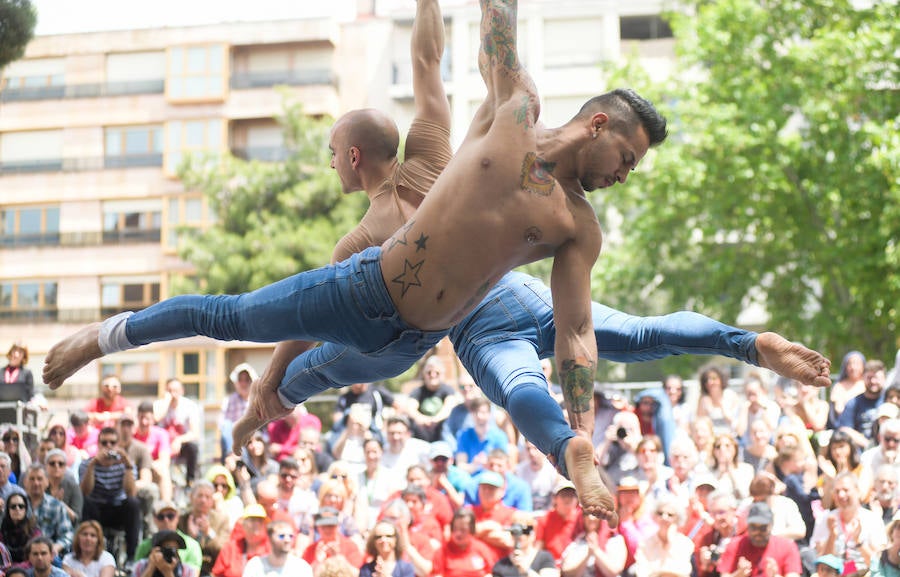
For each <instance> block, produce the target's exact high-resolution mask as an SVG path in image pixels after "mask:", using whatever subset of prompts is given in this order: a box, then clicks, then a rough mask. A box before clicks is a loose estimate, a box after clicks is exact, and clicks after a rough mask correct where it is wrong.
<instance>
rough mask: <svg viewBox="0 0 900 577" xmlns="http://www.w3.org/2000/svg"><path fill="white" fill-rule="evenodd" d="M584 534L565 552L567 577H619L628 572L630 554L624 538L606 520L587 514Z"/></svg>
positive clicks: (563, 561)
mask: <svg viewBox="0 0 900 577" xmlns="http://www.w3.org/2000/svg"><path fill="white" fill-rule="evenodd" d="M582 526H583V531H582V532H581V533H580V534H579V535H578V536H577V537H575V540H574V541H572V542H571V543H569V545H568V546H567V547H566V549H565V551H563V553H562V559H561V560H560V568H561V571H562V576H563V577H616V576H617V575H620V574H621V573H622V571H623V570H624V569H625V559H626V558H627V557H628V551H627V549H626V548H625V540H624V539H623V538H622V536H621V535H617V534H616V533H615V531H613V530H612V529H610V528H609V525H607V523H606V521H603V520H602V519H599V518H597V517H594V516H593V515H584V518H583V520H582Z"/></svg>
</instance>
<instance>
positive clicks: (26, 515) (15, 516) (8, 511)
mask: <svg viewBox="0 0 900 577" xmlns="http://www.w3.org/2000/svg"><path fill="white" fill-rule="evenodd" d="M40 534H41V529H40V527H38V522H37V519H35V517H34V514H33V513H32V512H31V503H30V502H29V501H28V497H26V496H25V495H24V494H20V493H13V494H12V495H10V496H9V497H8V498H7V499H6V505H5V507H4V510H3V521H0V543H3V544H4V545H6V549H7V550H8V551H9V557H10V559H11V560H12V562H13V563H16V564H18V563H25V562H26V561H28V550H27V545H28V543H29V541H31V540H32V539H33V538H35V537H38V536H40ZM47 542H48V543H49V544H50V548H51V550H52V548H53V542H52V541H50V540H49V539H48V540H47ZM51 560H52V557H51Z"/></svg>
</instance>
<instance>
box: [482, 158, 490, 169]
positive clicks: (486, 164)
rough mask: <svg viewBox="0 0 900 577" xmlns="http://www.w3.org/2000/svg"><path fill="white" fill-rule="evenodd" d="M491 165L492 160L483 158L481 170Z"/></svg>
mask: <svg viewBox="0 0 900 577" xmlns="http://www.w3.org/2000/svg"><path fill="white" fill-rule="evenodd" d="M490 165H491V159H490V158H482V159H481V168H487V167H489V166H490Z"/></svg>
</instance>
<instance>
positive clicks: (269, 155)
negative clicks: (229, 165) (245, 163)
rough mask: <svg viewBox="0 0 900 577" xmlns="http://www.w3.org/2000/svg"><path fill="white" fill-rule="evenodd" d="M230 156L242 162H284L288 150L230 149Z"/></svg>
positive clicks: (281, 148)
mask: <svg viewBox="0 0 900 577" xmlns="http://www.w3.org/2000/svg"><path fill="white" fill-rule="evenodd" d="M231 154H233V155H234V156H236V157H237V158H241V159H243V160H259V161H261V162H284V161H285V160H287V159H288V156H289V153H288V150H287V149H286V148H284V147H283V146H251V147H248V148H232V149H231Z"/></svg>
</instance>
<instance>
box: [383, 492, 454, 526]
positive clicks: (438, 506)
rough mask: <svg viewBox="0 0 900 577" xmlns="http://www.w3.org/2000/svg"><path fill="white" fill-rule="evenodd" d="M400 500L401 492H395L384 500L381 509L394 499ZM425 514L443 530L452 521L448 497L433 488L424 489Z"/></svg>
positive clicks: (451, 508) (451, 509)
mask: <svg viewBox="0 0 900 577" xmlns="http://www.w3.org/2000/svg"><path fill="white" fill-rule="evenodd" d="M402 498H403V491H395V492H394V493H393V494H392V495H391V496H390V497H388V498H387V499H385V500H384V506H383V507H387V506H388V505H389V504H390V502H391V501H393V500H394V499H402ZM381 512H384V508H382V510H381ZM425 513H426V514H428V515H430V516H432V517H434V519H435V520H436V521H437V522H438V524H439V525H440V526H441V528H442V529H443V528H444V527H446V526H447V525H449V524H450V521H452V520H453V505H452V504H451V503H450V497H448V496H447V495H445V494H443V493H441V492H440V491H438V490H437V489H435V488H434V487H426V488H425Z"/></svg>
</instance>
